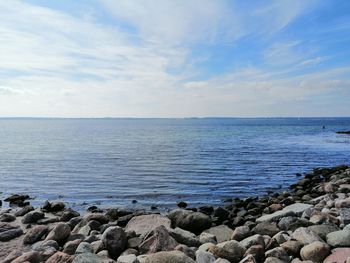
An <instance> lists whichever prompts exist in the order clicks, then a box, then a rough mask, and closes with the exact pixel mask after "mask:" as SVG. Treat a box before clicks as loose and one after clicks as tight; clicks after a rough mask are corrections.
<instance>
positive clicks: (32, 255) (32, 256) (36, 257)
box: [11, 251, 42, 263]
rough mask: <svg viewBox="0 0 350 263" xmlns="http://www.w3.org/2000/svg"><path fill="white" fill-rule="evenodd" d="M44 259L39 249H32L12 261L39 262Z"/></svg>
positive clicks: (15, 262)
mask: <svg viewBox="0 0 350 263" xmlns="http://www.w3.org/2000/svg"><path fill="white" fill-rule="evenodd" d="M41 261H42V258H41V255H40V253H39V252H37V251H30V252H26V253H24V254H22V255H21V256H19V257H18V258H16V259H15V260H13V261H12V262H11V263H25V262H30V263H39V262H41Z"/></svg>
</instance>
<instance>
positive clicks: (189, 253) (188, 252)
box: [174, 244, 196, 259]
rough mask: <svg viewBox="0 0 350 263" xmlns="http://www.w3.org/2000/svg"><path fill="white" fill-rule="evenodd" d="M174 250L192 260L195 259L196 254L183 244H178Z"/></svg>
mask: <svg viewBox="0 0 350 263" xmlns="http://www.w3.org/2000/svg"><path fill="white" fill-rule="evenodd" d="M174 250H178V251H181V252H183V253H184V254H185V255H187V256H189V257H190V258H192V259H195V258H196V252H195V251H194V249H192V248H190V247H188V246H186V245H183V244H179V245H177V246H176V247H175V248H174Z"/></svg>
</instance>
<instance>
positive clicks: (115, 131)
mask: <svg viewBox="0 0 350 263" xmlns="http://www.w3.org/2000/svg"><path fill="white" fill-rule="evenodd" d="M322 126H326V127H325V129H323V128H322ZM338 130H350V118H321V119H320V118H260V119H231V118H230V119H228V118H206V119H0V191H1V192H2V194H1V196H0V197H1V198H3V197H4V196H7V195H8V194H10V193H28V194H30V195H31V196H35V197H36V198H35V200H33V202H34V204H41V203H42V202H43V201H44V200H46V199H50V200H54V199H60V198H63V200H64V201H67V202H69V203H70V205H72V206H73V207H76V208H81V209H82V208H85V207H86V206H89V205H92V204H97V205H102V206H111V205H128V206H135V207H137V208H139V207H149V206H150V205H157V206H158V207H171V206H174V205H175V204H176V202H177V201H179V200H185V201H187V202H189V203H190V204H192V205H197V204H202V203H205V204H217V203H220V202H221V200H222V199H224V198H226V197H236V196H237V197H244V196H251V195H259V194H264V193H266V191H267V190H269V189H273V190H276V189H279V188H287V187H288V185H289V184H290V183H292V182H294V181H296V180H297V177H296V176H295V173H298V172H307V171H310V170H311V169H312V168H314V167H319V166H332V165H338V164H349V163H350V136H349V135H341V134H336V133H335V131H338ZM134 199H135V200H137V201H138V202H137V204H136V205H132V204H131V201H132V200H134Z"/></svg>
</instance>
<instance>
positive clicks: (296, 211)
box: [256, 203, 312, 223]
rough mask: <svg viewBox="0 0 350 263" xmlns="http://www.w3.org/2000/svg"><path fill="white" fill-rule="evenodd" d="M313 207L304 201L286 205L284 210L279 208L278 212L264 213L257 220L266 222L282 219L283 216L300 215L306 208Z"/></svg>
mask: <svg viewBox="0 0 350 263" xmlns="http://www.w3.org/2000/svg"><path fill="white" fill-rule="evenodd" d="M310 207H312V205H309V204H303V203H295V204H291V205H289V206H286V207H285V208H283V209H282V210H279V211H277V212H274V213H272V214H268V215H263V216H261V217H259V218H258V219H257V220H256V222H257V223H260V222H264V221H276V220H278V219H281V218H282V217H286V216H293V215H298V216H300V215H301V214H302V213H303V212H304V211H305V210H306V209H308V208H310Z"/></svg>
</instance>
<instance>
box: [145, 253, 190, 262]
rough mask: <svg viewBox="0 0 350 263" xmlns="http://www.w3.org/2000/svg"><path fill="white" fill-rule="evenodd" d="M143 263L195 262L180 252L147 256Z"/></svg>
mask: <svg viewBox="0 0 350 263" xmlns="http://www.w3.org/2000/svg"><path fill="white" fill-rule="evenodd" d="M144 263H195V261H194V260H193V259H191V258H190V257H188V256H186V255H185V254H184V253H182V252H180V251H167V252H164V251H163V252H157V253H154V254H150V255H148V256H147V257H146V259H145V260H144Z"/></svg>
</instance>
